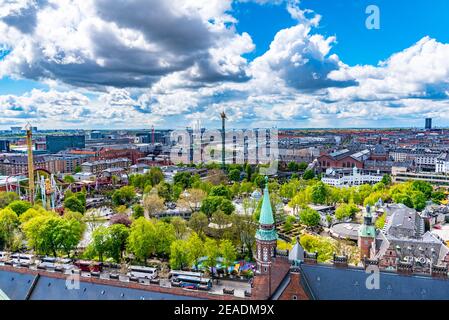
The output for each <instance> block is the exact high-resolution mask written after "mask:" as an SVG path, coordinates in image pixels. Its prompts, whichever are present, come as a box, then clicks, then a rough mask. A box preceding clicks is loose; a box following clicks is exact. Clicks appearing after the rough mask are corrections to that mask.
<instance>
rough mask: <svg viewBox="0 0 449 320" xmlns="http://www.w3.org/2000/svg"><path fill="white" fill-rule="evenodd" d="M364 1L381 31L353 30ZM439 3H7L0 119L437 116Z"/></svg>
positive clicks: (70, 123) (106, 123)
mask: <svg viewBox="0 0 449 320" xmlns="http://www.w3.org/2000/svg"><path fill="white" fill-rule="evenodd" d="M368 5H377V6H378V7H379V10H380V30H368V29H367V28H366V27H365V20H366V18H367V16H368V15H367V14H366V13H365V10H366V8H367V6H368ZM150 8H151V10H150ZM447 12H449V2H448V1H446V0H432V1H431V2H428V1H427V2H426V1H419V0H409V1H405V0H394V1H391V0H390V1H389V0H374V1H367V0H334V1H330V0H329V1H328V0H301V1H298V0H284V1H283V0H244V1H243V0H221V1H206V0H205V1H198V0H173V1H172V2H166V1H162V0H134V1H129V2H121V1H106V0H86V1H68V0H63V1H56V0H48V1H36V0H27V1H17V2H16V1H11V2H8V4H6V5H5V6H4V8H3V11H2V12H0V113H1V114H2V117H0V128H7V127H9V126H11V125H16V124H22V123H26V122H27V121H31V122H33V123H35V124H36V125H39V126H41V127H48V128H50V127H58V128H65V127H71V128H72V127H77V128H128V127H129V128H131V127H139V128H141V127H148V126H150V125H156V127H164V128H165V127H170V126H173V124H176V125H177V126H185V125H190V124H191V123H192V122H194V121H196V120H201V121H202V122H203V123H204V124H205V125H210V126H216V125H218V123H219V118H218V116H217V115H218V113H219V112H220V111H222V110H226V112H227V113H228V114H229V119H230V120H229V121H230V124H231V126H235V127H248V126H253V127H260V126H272V125H277V126H278V127H312V128H313V127H354V126H355V127H390V126H422V123H421V122H422V121H423V120H422V119H423V118H424V117H429V116H430V117H433V118H434V119H435V120H434V123H435V124H436V125H444V124H445V123H447V121H448V120H449V119H448V117H449V112H448V111H449V103H448V99H447V98H448V95H449V81H448V80H447V79H448V78H449V63H448V62H447V61H449V45H448V43H449V33H448V32H447V30H449V19H447ZM140 13H143V14H142V15H140ZM318 15H319V16H320V19H318ZM162 17H163V18H162ZM270 45H271V48H270ZM381 61H384V63H383V64H379V62H381Z"/></svg>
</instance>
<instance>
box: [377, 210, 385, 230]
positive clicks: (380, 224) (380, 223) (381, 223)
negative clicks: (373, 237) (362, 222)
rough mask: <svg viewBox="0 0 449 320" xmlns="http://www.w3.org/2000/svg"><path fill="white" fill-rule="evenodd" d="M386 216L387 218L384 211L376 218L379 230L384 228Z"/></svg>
mask: <svg viewBox="0 0 449 320" xmlns="http://www.w3.org/2000/svg"><path fill="white" fill-rule="evenodd" d="M386 218H387V215H386V214H385V213H384V214H382V215H381V216H380V217H378V218H377V219H376V222H375V223H374V224H375V226H376V228H377V229H379V230H381V229H383V227H384V226H385V220H386Z"/></svg>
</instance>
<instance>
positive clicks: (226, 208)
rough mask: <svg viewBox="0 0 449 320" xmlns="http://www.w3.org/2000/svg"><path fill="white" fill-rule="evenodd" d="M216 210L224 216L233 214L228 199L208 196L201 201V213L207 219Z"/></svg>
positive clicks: (231, 205) (232, 206)
mask: <svg viewBox="0 0 449 320" xmlns="http://www.w3.org/2000/svg"><path fill="white" fill-rule="evenodd" d="M218 210H221V211H223V212H224V213H226V214H228V215H229V214H231V213H232V212H234V210H235V208H234V205H233V204H232V202H231V201H230V200H228V199H225V198H223V197H219V196H208V197H206V198H205V199H204V200H203V203H202V204H201V211H202V212H204V213H205V214H206V215H207V216H208V217H211V216H212V214H213V213H214V212H216V211H218Z"/></svg>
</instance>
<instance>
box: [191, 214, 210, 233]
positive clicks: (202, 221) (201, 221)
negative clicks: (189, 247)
mask: <svg viewBox="0 0 449 320" xmlns="http://www.w3.org/2000/svg"><path fill="white" fill-rule="evenodd" d="M188 224H189V227H190V229H192V230H193V231H194V232H196V233H197V234H199V235H200V236H201V235H203V234H204V232H205V230H206V228H207V226H208V225H209V219H208V218H207V216H206V215H205V214H204V213H203V212H194V213H193V214H192V216H191V217H190V220H189V223H188Z"/></svg>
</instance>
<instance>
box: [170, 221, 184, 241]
mask: <svg viewBox="0 0 449 320" xmlns="http://www.w3.org/2000/svg"><path fill="white" fill-rule="evenodd" d="M170 224H171V225H172V226H173V228H174V230H175V235H176V239H183V238H184V236H185V235H186V233H187V222H186V221H185V220H184V219H183V218H181V217H173V218H172V219H171V221H170Z"/></svg>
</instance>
